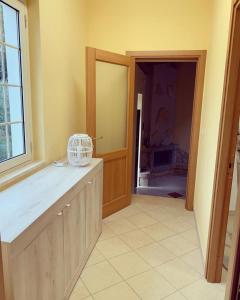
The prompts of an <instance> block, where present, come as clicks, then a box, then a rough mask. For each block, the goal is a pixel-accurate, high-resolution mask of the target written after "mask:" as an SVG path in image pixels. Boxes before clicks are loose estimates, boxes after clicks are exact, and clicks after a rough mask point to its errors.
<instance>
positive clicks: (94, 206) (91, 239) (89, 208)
mask: <svg viewBox="0 0 240 300" xmlns="http://www.w3.org/2000/svg"><path fill="white" fill-rule="evenodd" d="M99 197H100V198H99ZM101 197H102V172H99V173H97V174H96V175H95V176H94V177H92V179H91V180H89V181H88V186H87V197H86V247H87V249H89V251H91V248H92V247H93V245H94V244H95V242H96V240H97V238H98V236H99V234H100V233H101V224H102V207H101V204H102V199H101Z"/></svg>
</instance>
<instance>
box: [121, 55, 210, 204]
mask: <svg viewBox="0 0 240 300" xmlns="http://www.w3.org/2000/svg"><path fill="white" fill-rule="evenodd" d="M126 54H127V55H129V56H130V57H132V58H134V60H135V63H137V62H196V64H197V67H196V79H195V91H194V102H193V112H192V127H191V139H190V151H189V163H188V177H187V191H186V205H185V207H186V209H187V210H193V202H194V189H195V179H196V168H197V154H198V143H199V132H200V122H201V110H202V98H203V87H204V75H205V64H206V55H207V51H206V50H179V51H172V50H169V51H127V52H126ZM133 151H134V149H133Z"/></svg>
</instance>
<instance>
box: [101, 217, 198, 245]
mask: <svg viewBox="0 0 240 300" xmlns="http://www.w3.org/2000/svg"><path fill="white" fill-rule="evenodd" d="M158 223H160V224H161V225H163V226H165V227H167V226H166V225H164V224H162V223H161V222H158ZM158 223H155V224H158ZM155 224H153V225H155ZM150 226H152V225H150ZM150 226H145V227H141V228H138V229H133V230H129V231H126V232H124V233H120V234H116V233H113V234H115V236H114V237H119V236H121V235H124V234H127V233H130V232H133V231H136V230H141V231H142V232H144V233H145V234H147V235H148V236H149V237H150V238H152V237H151V236H150V235H149V234H148V233H147V232H145V231H143V229H144V228H147V227H150ZM167 228H168V229H169V230H170V231H172V232H174V231H173V230H172V229H171V228H169V227H167ZM193 228H194V229H196V228H195V227H192V228H190V229H187V230H186V231H182V232H174V234H173V235H171V236H169V237H166V238H163V239H161V240H159V241H156V240H154V241H155V242H160V241H162V240H165V239H168V238H170V237H173V236H175V235H181V234H183V233H185V232H187V231H189V230H191V229H193ZM111 238H113V237H110V238H106V239H104V240H98V241H100V242H103V241H105V240H108V239H111ZM182 238H183V239H184V240H186V241H187V242H189V243H192V242H191V241H189V240H187V239H186V238H184V237H182ZM152 239H153V238H152Z"/></svg>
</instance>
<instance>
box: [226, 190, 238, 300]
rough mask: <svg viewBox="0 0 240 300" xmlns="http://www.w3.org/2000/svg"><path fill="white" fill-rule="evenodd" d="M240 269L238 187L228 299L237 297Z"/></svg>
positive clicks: (229, 268) (227, 290)
mask: <svg viewBox="0 0 240 300" xmlns="http://www.w3.org/2000/svg"><path fill="white" fill-rule="evenodd" d="M239 269H240V189H238V201H237V208H236V215H235V221H234V227H233V237H232V245H231V252H230V259H229V267H228V276H227V285H226V294H225V299H226V300H229V299H231V300H233V299H236V295H237V290H238V281H239Z"/></svg>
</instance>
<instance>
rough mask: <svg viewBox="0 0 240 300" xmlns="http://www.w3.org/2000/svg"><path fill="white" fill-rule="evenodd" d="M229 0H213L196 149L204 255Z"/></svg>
mask: <svg viewBox="0 0 240 300" xmlns="http://www.w3.org/2000/svg"><path fill="white" fill-rule="evenodd" d="M231 2H232V1H231V0H215V1H214V15H213V23H212V31H211V44H210V47H209V50H208V58H207V65H206V76H205V87H204V96H203V108H202V117H201V129H200V144H199V150H198V162H197V174H196V176H197V177H196V186H195V202H194V209H195V215H196V221H197V225H198V231H199V235H200V241H201V246H202V252H203V255H204V258H206V252H207V243H208V231H209V221H210V215H211V206H212V193H213V180H214V172H215V162H216V151H217V140H218V132H219V122H220V110H221V103H222V92H223V81H224V71H225V62H226V54H227V43H228V33H229V20H230V10H231Z"/></svg>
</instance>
